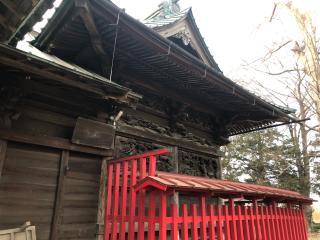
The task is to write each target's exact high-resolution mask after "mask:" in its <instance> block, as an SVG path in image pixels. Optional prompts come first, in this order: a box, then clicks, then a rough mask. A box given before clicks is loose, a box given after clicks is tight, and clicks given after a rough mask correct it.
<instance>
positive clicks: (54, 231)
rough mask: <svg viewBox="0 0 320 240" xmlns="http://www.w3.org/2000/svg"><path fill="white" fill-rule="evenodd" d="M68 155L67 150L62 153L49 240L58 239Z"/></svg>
mask: <svg viewBox="0 0 320 240" xmlns="http://www.w3.org/2000/svg"><path fill="white" fill-rule="evenodd" d="M69 155H70V153H69V151H67V150H63V151H62V154H61V159H60V169H59V176H58V183H57V191H56V198H55V206H54V212H53V219H52V227H51V235H50V240H57V239H59V234H58V231H59V227H60V224H61V217H62V216H61V215H62V209H63V201H64V189H65V175H66V172H67V169H68V164H69Z"/></svg>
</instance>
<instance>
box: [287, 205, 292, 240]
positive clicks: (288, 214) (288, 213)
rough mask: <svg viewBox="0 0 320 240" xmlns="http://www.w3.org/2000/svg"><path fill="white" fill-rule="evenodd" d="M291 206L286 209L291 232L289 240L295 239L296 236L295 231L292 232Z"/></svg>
mask: <svg viewBox="0 0 320 240" xmlns="http://www.w3.org/2000/svg"><path fill="white" fill-rule="evenodd" d="M289 208H290V207H289V204H288V206H287V208H286V215H287V226H288V229H290V230H289V239H290V240H291V239H294V234H293V231H292V226H291V216H290V209H289Z"/></svg>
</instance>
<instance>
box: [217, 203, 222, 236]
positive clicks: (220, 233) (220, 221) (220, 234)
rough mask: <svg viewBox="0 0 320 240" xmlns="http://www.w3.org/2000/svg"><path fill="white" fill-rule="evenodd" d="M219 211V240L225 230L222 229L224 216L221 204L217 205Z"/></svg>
mask: <svg viewBox="0 0 320 240" xmlns="http://www.w3.org/2000/svg"><path fill="white" fill-rule="evenodd" d="M216 207H217V213H218V240H222V239H223V231H222V216H221V206H220V205H219V204H217V205H216Z"/></svg>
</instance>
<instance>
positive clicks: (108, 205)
mask: <svg viewBox="0 0 320 240" xmlns="http://www.w3.org/2000/svg"><path fill="white" fill-rule="evenodd" d="M112 173H113V166H112V165H111V164H108V165H107V174H108V176H107V184H106V185H107V189H106V201H105V213H104V222H105V224H104V239H105V240H109V238H110V223H111V221H110V212H111V199H112Z"/></svg>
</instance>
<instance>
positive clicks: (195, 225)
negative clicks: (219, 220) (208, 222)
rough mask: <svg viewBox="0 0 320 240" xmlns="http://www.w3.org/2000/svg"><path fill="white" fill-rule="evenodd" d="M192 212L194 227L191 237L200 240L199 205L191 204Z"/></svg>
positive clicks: (193, 239)
mask: <svg viewBox="0 0 320 240" xmlns="http://www.w3.org/2000/svg"><path fill="white" fill-rule="evenodd" d="M191 214H192V229H191V238H192V240H198V219H197V217H198V213H197V205H196V204H192V205H191Z"/></svg>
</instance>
